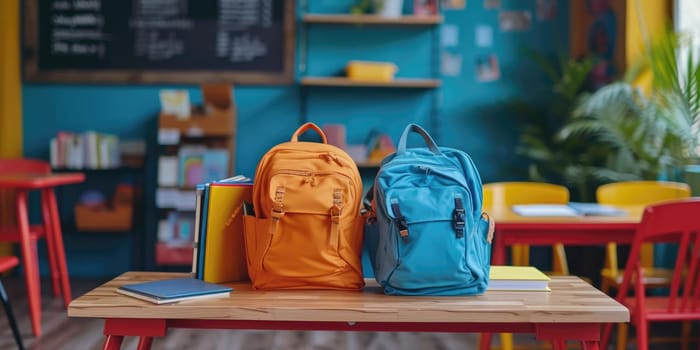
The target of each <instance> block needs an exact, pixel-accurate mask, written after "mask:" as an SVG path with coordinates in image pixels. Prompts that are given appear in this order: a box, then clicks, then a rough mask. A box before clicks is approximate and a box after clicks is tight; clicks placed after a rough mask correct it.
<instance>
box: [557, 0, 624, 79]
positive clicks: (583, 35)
mask: <svg viewBox="0 0 700 350" xmlns="http://www.w3.org/2000/svg"><path fill="white" fill-rule="evenodd" d="M571 6H572V8H571V13H576V14H577V15H576V16H571V30H570V32H571V51H572V52H571V54H572V56H573V57H574V58H581V57H590V58H592V59H593V60H594V66H593V70H592V72H591V77H590V81H591V84H592V85H593V87H594V88H597V87H601V86H603V85H606V84H608V83H610V82H612V81H613V80H615V79H616V77H618V76H619V75H620V74H622V72H624V69H625V42H624V39H625V35H624V30H625V24H624V23H625V13H626V6H625V0H586V1H574V2H572V3H571Z"/></svg>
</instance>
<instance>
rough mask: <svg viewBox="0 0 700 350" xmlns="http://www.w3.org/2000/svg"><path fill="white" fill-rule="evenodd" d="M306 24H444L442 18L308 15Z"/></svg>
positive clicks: (436, 16) (303, 19)
mask: <svg viewBox="0 0 700 350" xmlns="http://www.w3.org/2000/svg"><path fill="white" fill-rule="evenodd" d="M302 21H303V22H304V23H323V24H375V25H435V24H439V23H442V16H439V15H434V16H411V15H407V16H402V17H398V18H385V17H381V16H377V15H327V14H323V15H321V14H317V15H314V14H307V15H304V16H303V17H302Z"/></svg>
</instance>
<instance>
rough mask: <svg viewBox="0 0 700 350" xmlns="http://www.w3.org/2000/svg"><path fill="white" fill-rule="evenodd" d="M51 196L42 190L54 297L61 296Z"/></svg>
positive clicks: (43, 216) (43, 213) (42, 210)
mask: <svg viewBox="0 0 700 350" xmlns="http://www.w3.org/2000/svg"><path fill="white" fill-rule="evenodd" d="M49 201H50V200H49V196H48V193H47V190H46V189H43V190H41V220H42V222H43V223H44V236H45V237H46V248H47V249H46V250H47V251H48V256H49V269H50V271H51V289H52V291H53V296H54V297H57V296H59V295H60V294H61V290H60V288H61V286H60V284H59V283H60V276H59V274H58V261H57V260H56V242H54V234H53V217H52V216H51V208H50V206H49Z"/></svg>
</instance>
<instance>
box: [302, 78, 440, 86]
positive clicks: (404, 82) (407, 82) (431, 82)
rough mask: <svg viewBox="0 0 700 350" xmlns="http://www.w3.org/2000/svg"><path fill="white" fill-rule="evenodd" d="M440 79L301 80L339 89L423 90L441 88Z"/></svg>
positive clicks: (306, 84) (305, 84)
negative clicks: (382, 88) (383, 88)
mask: <svg viewBox="0 0 700 350" xmlns="http://www.w3.org/2000/svg"><path fill="white" fill-rule="evenodd" d="M440 84H441V81H440V79H406V78H399V79H394V80H392V81H357V80H350V79H348V78H343V77H305V78H301V85H304V86H339V87H385V88H423V89H430V88H436V87H439V86H440Z"/></svg>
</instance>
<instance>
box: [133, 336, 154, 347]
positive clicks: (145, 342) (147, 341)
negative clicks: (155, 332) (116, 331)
mask: <svg viewBox="0 0 700 350" xmlns="http://www.w3.org/2000/svg"><path fill="white" fill-rule="evenodd" d="M151 344H153V337H141V338H139V345H138V347H137V348H136V349H137V350H149V349H150V348H151Z"/></svg>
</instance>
